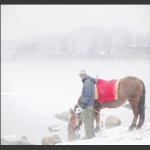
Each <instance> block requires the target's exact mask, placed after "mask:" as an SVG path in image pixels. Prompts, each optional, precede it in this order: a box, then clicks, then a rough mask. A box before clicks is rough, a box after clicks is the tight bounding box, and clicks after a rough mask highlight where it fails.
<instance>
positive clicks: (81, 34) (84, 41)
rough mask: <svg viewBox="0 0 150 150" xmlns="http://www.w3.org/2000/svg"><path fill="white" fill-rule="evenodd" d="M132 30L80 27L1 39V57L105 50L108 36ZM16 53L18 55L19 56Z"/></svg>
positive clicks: (123, 34) (118, 36)
mask: <svg viewBox="0 0 150 150" xmlns="http://www.w3.org/2000/svg"><path fill="white" fill-rule="evenodd" d="M132 33H133V32H132V31H131V30H130V29H129V28H127V27H115V28H111V29H107V28H102V27H81V28H79V29H77V30H74V31H72V32H66V33H48V34H44V35H38V36H33V37H28V38H23V39H16V40H9V41H3V40H2V41H1V58H11V57H12V56H14V55H17V54H19V55H20V53H22V55H24V53H28V55H30V53H31V54H32V53H33V51H34V55H35V54H38V53H39V52H40V55H41V54H48V53H51V52H66V51H67V50H68V51H70V52H73V53H77V52H87V51H90V49H92V50H93V49H94V47H97V48H95V50H97V51H104V50H105V51H106V50H107V49H108V48H107V47H108V46H107V45H106V44H108V43H107V42H109V41H108V40H109V38H111V36H114V37H115V39H120V38H122V37H124V36H125V34H132ZM19 55H18V56H19Z"/></svg>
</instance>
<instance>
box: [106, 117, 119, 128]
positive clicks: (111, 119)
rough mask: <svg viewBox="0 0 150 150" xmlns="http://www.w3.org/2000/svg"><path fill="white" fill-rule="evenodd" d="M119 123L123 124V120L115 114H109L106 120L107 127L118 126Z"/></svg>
mask: <svg viewBox="0 0 150 150" xmlns="http://www.w3.org/2000/svg"><path fill="white" fill-rule="evenodd" d="M119 125H121V120H120V119H119V118H118V117H116V116H114V115H110V116H108V117H107V118H106V120H105V128H106V129H108V128H112V127H116V126H119Z"/></svg>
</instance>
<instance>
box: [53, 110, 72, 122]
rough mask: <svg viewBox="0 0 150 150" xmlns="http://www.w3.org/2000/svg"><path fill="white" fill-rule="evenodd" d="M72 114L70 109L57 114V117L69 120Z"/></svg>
mask: <svg viewBox="0 0 150 150" xmlns="http://www.w3.org/2000/svg"><path fill="white" fill-rule="evenodd" d="M69 115H70V111H65V112H62V113H60V114H56V115H55V117H56V118H58V119H61V120H64V121H69V118H68V116H69Z"/></svg>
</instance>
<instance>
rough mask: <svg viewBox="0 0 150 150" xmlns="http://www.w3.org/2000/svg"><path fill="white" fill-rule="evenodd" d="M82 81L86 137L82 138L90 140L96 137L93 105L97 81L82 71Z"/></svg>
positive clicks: (82, 104) (83, 119) (82, 105)
mask: <svg viewBox="0 0 150 150" xmlns="http://www.w3.org/2000/svg"><path fill="white" fill-rule="evenodd" d="M79 76H80V79H81V81H82V82H83V87H82V93H81V99H80V102H81V108H82V109H83V110H82V122H83V124H84V131H85V133H86V134H85V136H84V137H83V138H82V139H83V140H84V139H90V138H92V137H95V132H94V116H93V105H94V87H95V84H96V83H97V80H96V79H95V78H93V77H91V76H89V75H87V73H86V72H85V70H84V69H82V70H81V71H80V73H79Z"/></svg>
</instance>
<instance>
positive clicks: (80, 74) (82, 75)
mask: <svg viewBox="0 0 150 150" xmlns="http://www.w3.org/2000/svg"><path fill="white" fill-rule="evenodd" d="M79 76H81V77H85V76H87V74H86V72H85V70H84V69H82V70H81V71H80V73H79Z"/></svg>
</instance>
